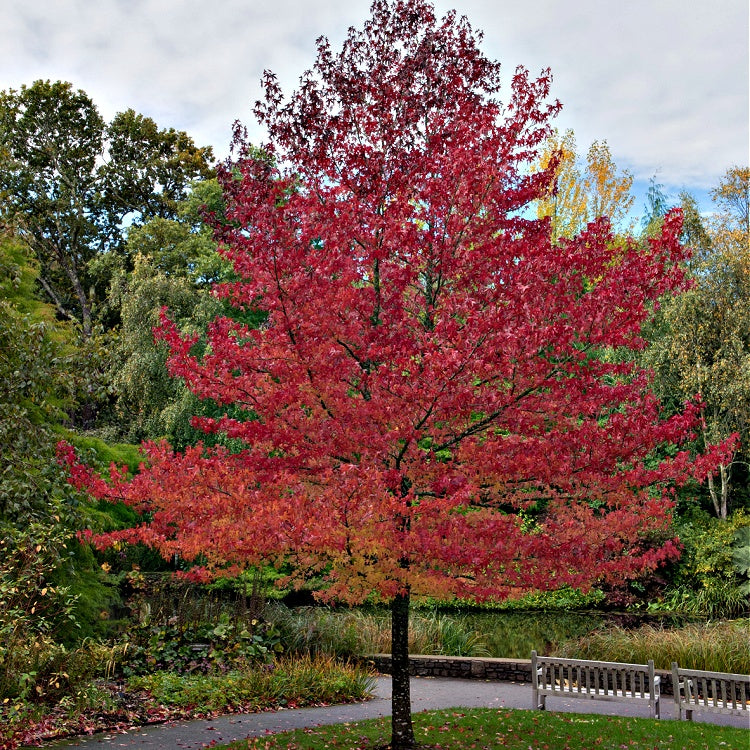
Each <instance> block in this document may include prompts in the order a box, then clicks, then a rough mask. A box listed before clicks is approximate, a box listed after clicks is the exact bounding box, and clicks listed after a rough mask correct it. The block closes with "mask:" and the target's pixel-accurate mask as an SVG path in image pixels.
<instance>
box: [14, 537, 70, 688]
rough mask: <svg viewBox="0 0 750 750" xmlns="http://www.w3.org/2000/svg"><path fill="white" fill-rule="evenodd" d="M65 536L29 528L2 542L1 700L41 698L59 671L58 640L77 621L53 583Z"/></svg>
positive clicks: (65, 595)
mask: <svg viewBox="0 0 750 750" xmlns="http://www.w3.org/2000/svg"><path fill="white" fill-rule="evenodd" d="M69 537H70V535H69V533H68V532H65V531H63V530H61V529H58V528H55V527H52V528H50V527H49V526H47V525H42V524H31V525H29V527H28V528H27V529H26V530H25V531H15V530H14V531H12V532H8V534H7V535H6V536H5V537H3V538H0V698H17V697H27V696H42V695H43V694H44V693H45V692H46V690H47V685H46V684H45V681H44V680H45V679H49V678H51V676H52V675H54V674H55V673H56V672H57V671H59V670H58V667H59V665H60V661H61V659H63V658H64V655H65V653H66V650H65V647H64V646H62V645H60V644H59V642H58V641H59V638H58V637H57V636H58V633H59V631H60V629H61V628H63V627H64V626H67V625H69V624H70V623H71V622H73V623H74V621H75V620H74V615H73V609H74V606H75V597H74V596H72V595H71V593H70V591H69V589H68V588H67V587H65V586H56V585H54V583H53V580H52V579H53V576H54V573H55V571H56V570H57V568H58V566H59V563H60V555H61V552H62V551H64V550H65V544H66V542H67V541H68V540H69ZM52 684H54V683H52Z"/></svg>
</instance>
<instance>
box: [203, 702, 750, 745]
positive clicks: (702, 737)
mask: <svg viewBox="0 0 750 750" xmlns="http://www.w3.org/2000/svg"><path fill="white" fill-rule="evenodd" d="M414 734H415V737H416V740H417V742H418V743H420V745H419V747H420V748H423V749H424V750H427V749H428V748H429V749H430V750H438V749H439V750H466V748H482V750H489V749H491V748H503V750H529V748H535V750H573V749H575V750H594V749H596V750H621V748H627V749H628V750H716V748H722V750H747V731H746V730H744V729H737V728H735V727H722V726H716V725H713V724H702V723H697V722H695V723H694V722H685V721H657V720H654V719H638V718H632V717H612V716H601V715H596V714H562V713H551V712H541V711H522V710H509V709H501V710H498V709H490V708H485V709H449V710H445V711H428V712H425V713H419V714H416V715H415V716H414ZM389 738H390V720H389V719H377V720H372V721H363V722H356V723H351V724H346V725H333V726H327V727H317V728H312V729H304V730H298V731H295V732H284V733H281V734H275V735H270V736H269V735H265V736H263V737H259V738H251V739H248V740H242V741H240V742H234V743H232V744H230V745H225V746H217V747H227V748H232V749H233V750H250V749H252V748H257V749H258V750H259V749H260V748H263V750H274V749H279V750H280V749H281V748H286V750H319V749H320V748H330V749H331V750H333V749H334V748H341V749H342V750H344V749H345V750H366V749H367V748H372V749H373V750H375V749H376V748H379V749H380V750H383V748H385V747H388V744H387V743H388V740H389Z"/></svg>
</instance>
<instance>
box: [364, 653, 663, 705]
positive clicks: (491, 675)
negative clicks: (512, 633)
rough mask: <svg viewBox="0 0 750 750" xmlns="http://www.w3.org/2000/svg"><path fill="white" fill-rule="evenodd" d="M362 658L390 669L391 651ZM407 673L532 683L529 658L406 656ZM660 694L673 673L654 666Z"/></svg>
mask: <svg viewBox="0 0 750 750" xmlns="http://www.w3.org/2000/svg"><path fill="white" fill-rule="evenodd" d="M364 661H365V662H366V663H367V664H370V665H371V666H372V667H373V668H374V669H376V670H377V671H378V672H381V673H382V674H390V673H391V655H390V654H372V655H370V656H366V657H365V658H364ZM409 674H411V675H413V676H415V677H461V678H463V679H466V680H497V681H498V682H522V683H523V682H527V683H529V684H530V683H531V660H530V659H484V658H478V657H473V656H421V655H415V656H410V657H409ZM656 674H657V675H659V676H660V677H661V694H662V695H672V673H671V672H667V671H664V670H660V669H657V670H656Z"/></svg>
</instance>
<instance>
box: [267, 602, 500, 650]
mask: <svg viewBox="0 0 750 750" xmlns="http://www.w3.org/2000/svg"><path fill="white" fill-rule="evenodd" d="M264 618H265V619H267V620H268V621H269V622H270V623H272V624H273V626H274V627H275V628H277V629H278V631H279V632H280V638H281V641H282V642H283V643H284V645H285V648H286V650H287V651H289V652H291V653H298V654H328V655H334V656H339V657H350V656H359V655H363V654H379V653H390V650H391V617H390V613H389V612H369V611H363V610H345V611H334V610H330V609H327V608H325V607H300V608H297V609H289V608H287V607H285V606H283V605H269V606H268V607H267V608H266V610H265V612H264ZM484 641H485V639H484V636H483V634H482V633H478V632H476V630H475V629H474V628H473V626H472V625H471V624H470V623H469V622H468V620H467V618H466V617H463V616H461V615H450V614H444V613H441V612H435V611H428V612H419V611H417V612H413V613H412V615H411V622H410V623H409V651H410V653H412V654H442V655H444V656H489V655H490V653H489V651H488V649H487V647H486V645H485V642H484Z"/></svg>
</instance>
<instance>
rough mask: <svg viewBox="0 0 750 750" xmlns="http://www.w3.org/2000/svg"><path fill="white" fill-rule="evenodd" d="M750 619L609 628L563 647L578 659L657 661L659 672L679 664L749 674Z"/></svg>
mask: <svg viewBox="0 0 750 750" xmlns="http://www.w3.org/2000/svg"><path fill="white" fill-rule="evenodd" d="M748 635H750V619H747V618H745V619H740V620H730V621H726V622H716V623H691V624H687V625H684V626H683V627H681V628H675V629H664V628H660V627H655V626H653V625H642V626H641V627H640V628H637V629H635V630H625V629H624V628H609V629H608V630H606V631H602V632H598V633H592V634H591V635H588V636H585V637H584V638H581V639H579V640H578V641H574V642H570V643H568V644H566V645H565V647H564V648H563V651H564V655H565V656H569V657H572V658H577V659H594V660H597V661H620V662H627V663H633V664H643V663H645V662H647V661H648V660H649V659H653V660H654V666H655V667H656V668H657V669H670V668H671V665H672V662H673V661H676V662H677V663H678V664H679V665H680V666H681V667H684V668H685V669H705V670H709V671H712V672H733V673H736V674H748V673H750V649H748V647H747V644H748Z"/></svg>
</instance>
